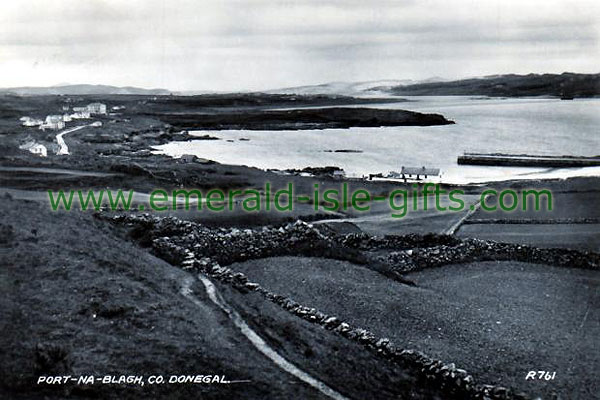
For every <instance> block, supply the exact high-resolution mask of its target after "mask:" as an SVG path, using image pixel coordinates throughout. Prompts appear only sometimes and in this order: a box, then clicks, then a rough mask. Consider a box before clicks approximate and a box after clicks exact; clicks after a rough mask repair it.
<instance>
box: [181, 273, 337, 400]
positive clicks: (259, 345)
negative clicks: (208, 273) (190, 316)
mask: <svg viewBox="0 0 600 400" xmlns="http://www.w3.org/2000/svg"><path fill="white" fill-rule="evenodd" d="M198 279H200V281H201V282H202V284H203V285H204V288H205V289H206V294H207V295H208V297H209V298H210V300H211V301H212V302H213V303H214V304H215V305H216V306H217V307H219V308H220V309H221V310H223V311H224V312H225V313H226V314H227V315H228V316H229V318H230V319H231V320H232V321H233V323H234V325H235V326H236V327H237V328H238V329H239V330H240V331H241V332H242V334H243V335H244V336H245V337H246V338H247V339H248V340H249V341H250V343H252V345H253V346H254V347H255V348H256V349H257V350H258V351H260V352H261V353H262V354H264V355H265V356H266V357H267V358H269V359H270V360H271V361H273V363H275V365H277V366H278V367H279V368H281V369H282V370H284V371H286V372H287V373H289V374H291V375H293V376H295V377H296V378H298V379H300V380H301V381H303V382H305V383H307V384H309V385H310V386H312V387H313V388H315V389H317V390H318V391H320V392H321V393H323V394H324V395H326V396H327V397H330V398H332V399H335V400H348V398H347V397H345V396H343V395H342V394H340V393H338V392H336V391H335V390H333V389H332V388H330V387H329V386H327V385H326V384H324V383H323V382H321V381H319V380H318V379H316V378H313V377H312V376H311V375H309V374H308V373H306V372H305V371H303V370H301V369H300V368H298V367H296V366H295V365H294V364H292V363H290V362H289V361H287V360H286V359H285V358H283V357H282V356H280V355H279V354H278V353H277V352H276V351H275V350H274V349H273V348H272V347H270V346H269V345H268V344H267V343H266V342H265V341H264V340H263V339H262V338H261V337H260V336H259V335H258V334H257V333H256V332H255V331H254V330H252V328H250V326H248V324H247V323H246V321H244V320H243V319H242V317H241V316H240V315H239V314H238V313H237V312H236V311H235V310H233V309H231V308H230V307H229V306H228V305H227V303H226V302H225V300H224V299H223V298H222V297H221V296H220V294H219V292H217V288H216V287H215V285H213V283H212V282H211V281H210V280H209V279H208V278H206V277H205V276H203V275H198ZM193 283H194V280H193V279H192V278H189V279H186V280H185V281H184V282H183V285H182V287H181V294H182V295H183V296H185V297H186V298H187V299H188V300H190V301H191V302H193V303H194V304H198V303H200V302H199V300H198V299H197V298H196V297H194V294H193V292H192V289H191V286H192V284H193ZM200 305H201V304H200Z"/></svg>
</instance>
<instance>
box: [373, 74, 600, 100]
mask: <svg viewBox="0 0 600 400" xmlns="http://www.w3.org/2000/svg"><path fill="white" fill-rule="evenodd" d="M370 90H373V91H386V92H388V93H390V94H393V95H404V96H407V95H412V96H452V95H456V96H461V95H462V96H465V95H466V96H468V95H481V96H508V97H519V96H558V97H562V96H568V97H590V96H598V95H600V74H574V73H568V72H565V73H562V74H560V75H557V74H543V75H539V74H528V75H514V74H509V75H493V76H487V77H484V78H472V79H462V80H457V81H450V82H432V83H419V84H415V85H398V86H394V87H392V88H385V87H381V88H379V87H374V88H371V89H370Z"/></svg>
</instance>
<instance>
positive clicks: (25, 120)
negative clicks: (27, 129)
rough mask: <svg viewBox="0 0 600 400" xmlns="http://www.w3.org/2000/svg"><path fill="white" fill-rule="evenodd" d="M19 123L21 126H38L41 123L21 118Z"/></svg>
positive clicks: (37, 120)
mask: <svg viewBox="0 0 600 400" xmlns="http://www.w3.org/2000/svg"><path fill="white" fill-rule="evenodd" d="M19 121H21V122H22V124H23V126H38V125H41V124H42V123H43V121H42V120H40V119H35V118H31V117H21V118H20V119H19Z"/></svg>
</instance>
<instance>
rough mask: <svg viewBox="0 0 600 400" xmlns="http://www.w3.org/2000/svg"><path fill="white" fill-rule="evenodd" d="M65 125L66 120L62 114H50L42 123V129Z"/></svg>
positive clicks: (55, 128) (58, 127)
mask: <svg viewBox="0 0 600 400" xmlns="http://www.w3.org/2000/svg"><path fill="white" fill-rule="evenodd" d="M64 127H65V121H64V119H63V116H62V115H48V116H47V117H46V120H45V121H44V123H43V124H42V125H40V129H42V130H46V129H54V130H58V129H63V128H64Z"/></svg>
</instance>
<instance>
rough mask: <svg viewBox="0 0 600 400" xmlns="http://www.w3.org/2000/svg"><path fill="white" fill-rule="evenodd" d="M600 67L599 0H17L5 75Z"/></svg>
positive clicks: (361, 73)
mask: <svg viewBox="0 0 600 400" xmlns="http://www.w3.org/2000/svg"><path fill="white" fill-rule="evenodd" d="M564 71H569V72H580V73H598V72H600V1H597V0H593V1H587V0H576V1H574V0H570V1H564V0H542V1H532V0H501V1H495V0H490V1H488V0H459V1H449V0H397V1H388V0H345V1H343V0H297V1H267V0H246V1H239V0H234V1H228V0H194V1H191V0H190V1H187V0H128V1H123V0H86V1H82V0H75V1H71V0H19V1H11V2H3V4H2V12H1V13H0V87H14V86H51V85H57V84H62V83H92V84H109V85H117V86H139V87H145V88H157V87H160V88H167V89H170V90H178V91H184V90H200V91H204V90H206V91H233V90H265V89H274V88H283V87H291V86H299V85H308V84H319V83H325V82H334V81H354V82H360V81H371V80H380V79H415V80H419V79H427V78H431V77H442V78H445V79H455V78H463V77H473V76H483V75H491V74H501V73H530V72H534V73H561V72H564Z"/></svg>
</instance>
